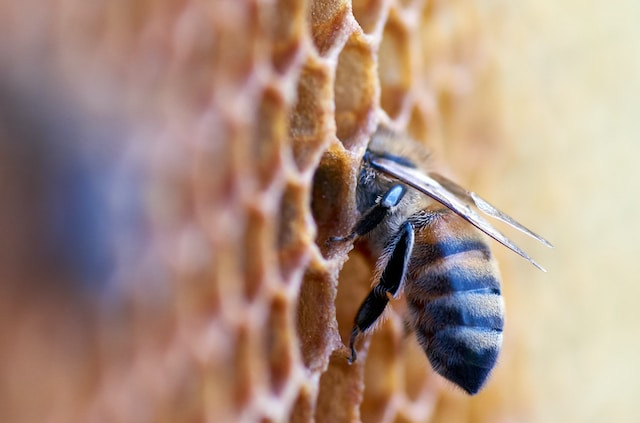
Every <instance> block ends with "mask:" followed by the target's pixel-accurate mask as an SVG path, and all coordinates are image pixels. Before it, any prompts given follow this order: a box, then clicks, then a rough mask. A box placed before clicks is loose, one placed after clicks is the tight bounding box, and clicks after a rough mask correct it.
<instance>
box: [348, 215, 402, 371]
mask: <svg viewBox="0 0 640 423" xmlns="http://www.w3.org/2000/svg"><path fill="white" fill-rule="evenodd" d="M413 237H414V235H413V227H412V226H411V224H410V223H409V222H406V223H405V224H404V225H402V227H401V228H400V230H399V231H398V234H397V236H395V237H394V238H393V240H392V241H391V243H390V244H389V245H388V246H387V248H385V251H390V253H389V254H388V255H386V256H388V260H387V262H386V266H385V268H384V271H383V272H382V276H381V277H380V281H378V283H377V284H376V286H374V287H373V289H372V290H371V292H370V293H369V295H368V296H367V298H365V300H364V302H363V303H362V305H361V306H360V309H359V310H358V313H357V314H356V318H355V322H354V325H353V330H352V331H351V337H350V338H349V348H350V349H351V357H350V358H349V363H353V361H355V359H356V350H355V347H354V344H355V341H356V337H357V336H358V334H359V333H361V332H365V331H366V330H367V329H369V327H370V326H371V325H372V324H374V323H375V322H376V320H378V318H379V317H380V315H382V313H383V312H384V309H385V307H386V306H387V303H388V302H389V294H390V295H391V296H394V295H395V294H396V292H398V290H399V289H400V286H401V285H402V282H403V280H404V277H405V273H406V272H407V264H408V263H409V257H411V251H412V250H413ZM385 258H386V257H384V256H383V257H382V258H381V259H382V260H385Z"/></svg>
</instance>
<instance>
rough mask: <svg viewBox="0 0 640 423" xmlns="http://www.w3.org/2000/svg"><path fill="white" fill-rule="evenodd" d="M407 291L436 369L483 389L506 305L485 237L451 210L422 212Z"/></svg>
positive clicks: (459, 382) (422, 340)
mask: <svg viewBox="0 0 640 423" xmlns="http://www.w3.org/2000/svg"><path fill="white" fill-rule="evenodd" d="M411 220H412V225H413V226H414V232H415V245H414V248H413V252H412V255H411V260H410V264H409V272H408V275H407V279H406V282H405V294H406V298H407V303H408V305H409V310H410V312H411V317H412V319H413V324H414V327H415V330H416V334H417V337H418V341H419V342H420V344H421V345H422V347H423V348H424V350H425V352H426V354H427V357H428V358H429V361H430V362H431V365H432V366H433V368H434V369H435V370H436V371H437V372H438V373H440V374H441V375H442V376H444V377H445V378H447V379H448V380H450V381H451V382H453V383H455V384H457V385H458V386H460V387H462V388H463V389H464V390H465V391H467V392H469V393H470V394H474V393H476V392H478V390H479V389H480V387H481V386H482V384H483V383H484V381H485V380H486V379H487V376H488V375H489V372H490V371H491V369H492V368H493V367H494V365H495V363H496V360H497V357H498V353H499V352H500V347H501V346H502V328H503V326H504V303H503V300H502V297H501V296H500V279H499V275H498V270H497V267H496V266H495V263H494V261H493V259H492V258H491V252H490V250H489V246H488V245H487V242H486V240H485V238H484V236H483V235H482V234H481V233H480V232H479V231H477V230H476V229H475V228H473V227H472V226H471V225H470V224H468V223H467V222H466V221H464V220H462V219H461V218H459V217H458V216H457V215H455V214H454V213H453V212H450V211H448V210H438V211H435V212H421V213H420V215H416V216H414V217H413V218H412V219H411Z"/></svg>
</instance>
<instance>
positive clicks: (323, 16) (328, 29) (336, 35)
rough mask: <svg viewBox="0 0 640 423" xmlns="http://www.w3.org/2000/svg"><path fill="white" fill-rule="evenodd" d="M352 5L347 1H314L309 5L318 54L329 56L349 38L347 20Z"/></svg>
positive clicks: (312, 33)
mask: <svg viewBox="0 0 640 423" xmlns="http://www.w3.org/2000/svg"><path fill="white" fill-rule="evenodd" d="M349 11H350V5H349V2H348V1H346V0H312V1H311V2H310V5H309V22H310V25H311V37H312V39H313V43H314V44H315V46H316V48H317V49H318V52H319V53H320V54H321V55H325V54H327V52H328V51H330V50H331V49H332V48H334V47H337V46H338V45H339V44H340V42H341V41H342V40H344V39H346V38H347V37H348V36H349V32H350V28H349V27H348V26H346V24H345V20H346V18H347V16H348V14H349Z"/></svg>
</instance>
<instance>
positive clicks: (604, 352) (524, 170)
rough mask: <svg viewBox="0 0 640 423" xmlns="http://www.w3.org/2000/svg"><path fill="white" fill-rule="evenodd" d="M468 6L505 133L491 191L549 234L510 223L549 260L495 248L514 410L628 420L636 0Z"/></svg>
mask: <svg viewBox="0 0 640 423" xmlns="http://www.w3.org/2000/svg"><path fill="white" fill-rule="evenodd" d="M479 7H480V8H481V9H482V14H483V15H484V19H486V21H487V22H490V21H495V20H497V21H498V22H497V23H496V25H494V26H492V27H489V28H488V32H489V33H490V34H491V38H492V43H493V45H494V49H493V50H492V52H493V54H495V55H496V59H497V63H498V78H496V79H497V81H498V82H497V83H498V91H499V92H500V94H499V98H498V99H496V103H497V104H498V105H499V107H500V109H501V114H502V120H503V122H504V128H503V129H504V133H505V134H506V135H507V139H508V140H509V143H510V144H509V150H508V153H506V156H505V157H503V158H502V160H499V161H497V166H499V168H500V172H501V175H503V176H501V177H500V178H504V179H503V180H501V181H500V184H499V186H500V190H498V189H493V192H492V193H491V198H492V199H493V200H495V203H496V204H498V205H508V210H509V212H510V213H511V214H512V215H513V216H517V217H518V218H519V220H521V221H522V222H524V223H526V224H529V225H530V226H531V227H532V228H535V229H536V230H538V231H539V232H540V233H541V234H543V235H544V236H546V237H547V238H548V239H550V240H551V241H552V242H553V243H554V244H555V245H556V249H555V250H546V249H545V248H544V247H542V246H538V245H537V244H536V243H535V242H533V241H531V242H528V240H525V241H521V237H517V239H518V240H519V241H521V243H522V245H523V246H524V247H526V249H527V250H528V251H530V252H531V253H532V254H533V255H534V257H536V258H538V259H539V261H540V262H541V263H543V264H544V265H546V267H547V268H548V273H547V274H543V273H541V272H538V271H536V270H535V269H534V268H533V267H531V266H530V265H528V264H527V263H526V262H524V261H523V260H520V259H519V258H518V257H517V256H515V255H509V254H502V253H501V255H502V260H501V266H502V268H503V272H504V273H505V278H504V279H505V281H506V283H507V284H508V286H506V287H505V289H506V291H507V295H508V296H507V298H508V304H507V307H508V310H509V312H508V318H509V321H508V324H510V325H511V326H512V327H516V328H518V329H519V330H520V331H526V334H519V335H517V336H518V338H519V340H520V341H519V342H520V344H522V345H520V346H518V347H517V348H519V349H520V350H519V351H517V353H518V354H516V356H518V357H520V358H519V359H520V360H522V361H523V362H526V365H523V366H522V370H521V372H522V373H521V374H520V375H519V376H521V380H522V381H523V384H524V386H522V387H520V388H519V389H520V390H522V391H523V393H522V394H523V395H526V396H527V397H528V399H529V401H530V407H531V410H530V413H527V414H528V415H527V416H526V417H524V420H526V421H535V422H631V421H640V420H639V419H640V399H639V398H638V396H639V395H640V330H639V326H640V325H639V323H640V295H639V294H640V284H639V282H640V281H639V278H638V264H639V263H640V257H639V255H638V253H639V252H640V249H639V248H638V246H637V245H638V236H639V235H640V230H639V229H640V228H639V226H640V224H639V223H638V218H639V217H640V200H639V198H640V161H639V159H638V158H639V157H640V3H638V2H634V1H632V0H623V1H615V2H602V1H595V0H587V1H563V2H555V1H552V0H544V1H538V0H528V1H524V2H509V1H502V0H498V1H493V2H487V3H484V4H482V3H479ZM496 17H497V18H498V19H496ZM514 279H519V280H514ZM515 348H516V347H514V346H513V345H512V344H510V343H509V342H507V343H506V349H507V350H509V349H511V351H509V354H510V355H508V356H507V357H512V356H513V353H514V351H513V349H515Z"/></svg>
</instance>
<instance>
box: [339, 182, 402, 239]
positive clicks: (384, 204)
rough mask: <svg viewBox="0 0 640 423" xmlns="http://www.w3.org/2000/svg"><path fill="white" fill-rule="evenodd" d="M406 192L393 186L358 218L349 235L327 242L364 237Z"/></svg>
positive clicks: (399, 186)
mask: <svg viewBox="0 0 640 423" xmlns="http://www.w3.org/2000/svg"><path fill="white" fill-rule="evenodd" d="M406 192H407V188H406V187H405V186H404V185H400V184H398V185H394V186H392V187H391V188H390V189H389V191H387V192H386V193H385V194H384V195H383V196H382V198H381V199H380V201H379V202H378V203H377V204H376V205H374V206H373V207H371V208H370V209H369V210H367V212H366V213H365V214H364V216H362V217H361V218H360V220H359V221H358V222H357V223H356V225H355V226H354V227H353V230H352V231H351V233H350V234H349V235H347V236H343V237H341V236H334V237H331V238H329V242H340V241H348V240H351V239H353V238H355V237H356V236H361V235H364V234H366V233H368V232H370V231H371V230H373V229H374V228H375V227H376V226H378V225H379V224H380V222H382V220H383V219H384V218H385V217H386V216H387V213H389V210H390V209H391V208H392V207H395V206H397V205H398V203H400V200H402V197H404V194H405V193H406Z"/></svg>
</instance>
